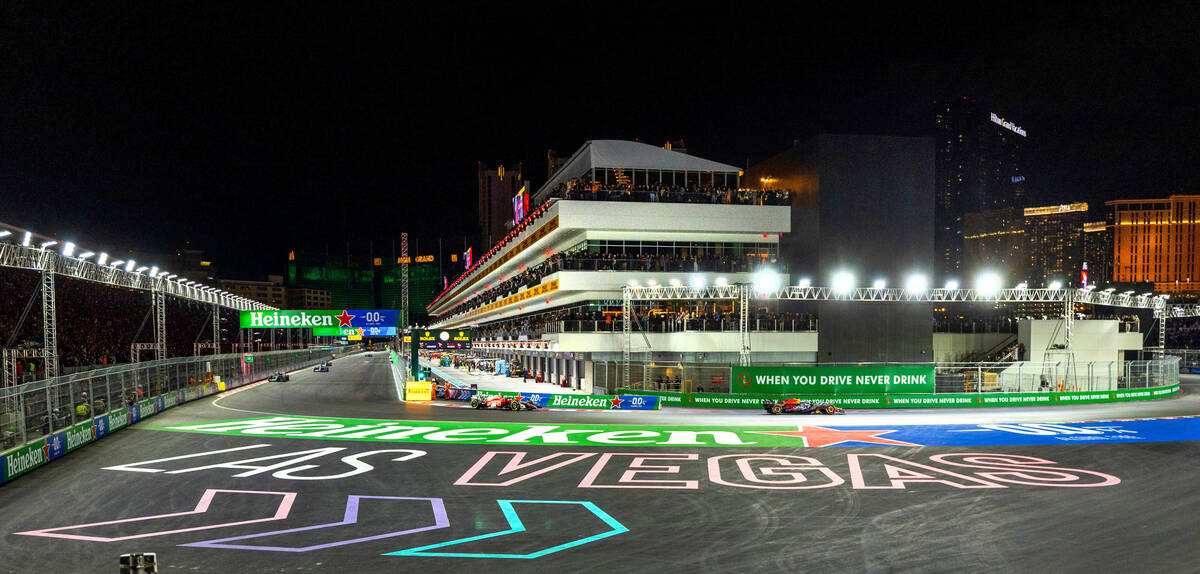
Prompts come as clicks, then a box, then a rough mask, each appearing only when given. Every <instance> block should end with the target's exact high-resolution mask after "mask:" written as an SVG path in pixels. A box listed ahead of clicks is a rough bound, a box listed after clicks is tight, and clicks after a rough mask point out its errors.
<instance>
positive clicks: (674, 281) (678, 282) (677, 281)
mask: <svg viewBox="0 0 1200 574" xmlns="http://www.w3.org/2000/svg"><path fill="white" fill-rule="evenodd" d="M682 284H683V283H681V282H680V281H679V280H678V279H671V286H672V287H678V286H680V285H682Z"/></svg>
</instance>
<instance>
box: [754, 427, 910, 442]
mask: <svg viewBox="0 0 1200 574" xmlns="http://www.w3.org/2000/svg"><path fill="white" fill-rule="evenodd" d="M749 432H752V433H756V434H773V435H779V436H798V437H800V438H802V439H804V446H807V447H819V446H829V445H832V444H838V443H843V442H866V443H871V444H884V445H895V446H921V445H919V444H914V443H911V442H903V441H898V440H892V439H890V438H882V437H879V436H877V435H881V434H883V433H889V432H896V431H895V429H893V430H837V429H829V428H825V427H814V426H810V427H805V426H803V425H801V426H800V430H794V431H749Z"/></svg>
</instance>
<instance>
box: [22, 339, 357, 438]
mask: <svg viewBox="0 0 1200 574" xmlns="http://www.w3.org/2000/svg"><path fill="white" fill-rule="evenodd" d="M342 350H343V351H344V350H345V349H342ZM336 352H337V350H336V349H335V350H329V349H328V348H310V349H298V350H287V351H272V352H266V353H255V354H254V355H253V359H252V362H246V357H247V356H246V355H242V354H226V355H210V356H205V357H180V358H174V359H164V360H161V361H146V362H141V363H133V364H123V365H115V366H112V367H107V368H103V369H96V370H91V371H85V372H79V373H73V374H69V375H62V376H58V377H55V378H53V379H45V380H40V381H34V382H30V383H25V384H22V385H16V386H12V387H5V388H0V451H3V450H8V449H10V448H13V447H15V446H19V445H23V444H26V443H29V442H32V441H35V440H38V439H39V438H41V437H43V436H47V435H49V434H51V433H54V432H56V431H59V430H63V429H65V428H69V427H71V426H72V425H75V424H78V423H81V422H86V421H89V420H91V419H92V418H94V417H96V416H99V415H101V414H104V413H106V412H108V411H110V410H114V409H119V408H122V407H125V406H128V405H130V404H133V403H134V402H137V401H141V400H145V399H148V398H152V397H155V396H158V395H162V394H164V393H170V392H172V391H178V390H180V389H187V388H190V387H194V386H201V385H204V384H206V383H210V382H213V381H217V380H219V381H221V382H224V383H226V385H227V386H228V387H237V386H240V385H244V384H247V383H249V382H253V381H257V380H262V379H266V378H267V377H269V376H270V375H271V374H272V373H275V372H287V371H290V370H295V369H300V368H304V367H306V366H311V365H313V364H315V363H317V362H319V361H325V360H328V359H330V358H332V357H333V356H334V354H335V353H336Z"/></svg>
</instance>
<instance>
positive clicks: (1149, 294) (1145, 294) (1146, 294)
mask: <svg viewBox="0 0 1200 574" xmlns="http://www.w3.org/2000/svg"><path fill="white" fill-rule="evenodd" d="M1153 294H1154V293H1152V292H1151V293H1142V297H1149V296H1151V295H1153Z"/></svg>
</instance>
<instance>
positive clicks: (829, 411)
mask: <svg viewBox="0 0 1200 574" xmlns="http://www.w3.org/2000/svg"><path fill="white" fill-rule="evenodd" d="M763 408H764V409H767V412H768V413H771V414H773V415H781V414H784V413H792V414H799V415H811V414H818V415H844V414H846V410H845V409H843V408H841V407H835V406H833V404H832V403H825V402H821V403H817V402H813V401H802V400H800V399H786V400H783V401H779V402H775V401H763Z"/></svg>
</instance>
